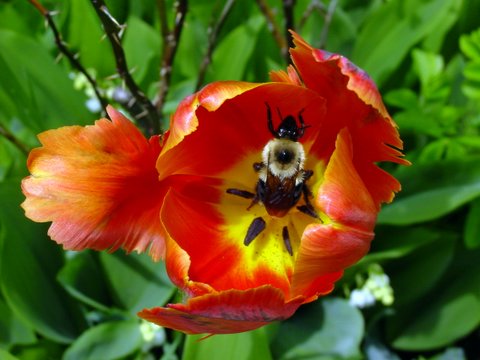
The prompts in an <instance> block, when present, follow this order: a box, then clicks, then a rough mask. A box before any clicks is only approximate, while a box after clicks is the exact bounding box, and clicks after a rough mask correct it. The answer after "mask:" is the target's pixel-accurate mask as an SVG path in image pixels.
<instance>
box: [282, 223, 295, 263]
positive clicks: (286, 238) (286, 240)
mask: <svg viewBox="0 0 480 360" xmlns="http://www.w3.org/2000/svg"><path fill="white" fill-rule="evenodd" d="M282 236H283V243H284V244H285V248H286V249H287V251H288V253H289V254H290V256H293V250H292V244H291V243H290V234H289V233H288V228H287V227H286V226H284V227H283V229H282Z"/></svg>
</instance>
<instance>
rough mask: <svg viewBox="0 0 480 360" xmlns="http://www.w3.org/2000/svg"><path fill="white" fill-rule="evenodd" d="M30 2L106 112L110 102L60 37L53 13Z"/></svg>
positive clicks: (32, 1) (61, 50)
mask: <svg viewBox="0 0 480 360" xmlns="http://www.w3.org/2000/svg"><path fill="white" fill-rule="evenodd" d="M29 1H30V3H31V4H32V5H33V6H35V8H36V9H37V10H38V11H39V12H40V13H41V14H42V15H43V17H44V18H45V20H46V22H47V24H48V26H49V27H50V29H51V30H52V32H53V36H54V37H55V44H56V45H57V48H58V50H60V52H61V53H62V54H63V55H65V57H66V58H67V59H68V61H70V64H71V65H72V67H73V68H75V69H77V70H78V71H79V72H81V73H82V74H83V75H84V76H85V77H86V79H87V81H88V82H89V83H90V85H91V86H92V88H93V91H94V92H95V96H96V97H97V99H98V101H100V104H102V107H103V109H104V110H105V109H106V107H107V105H108V102H107V101H106V100H105V98H104V97H103V96H102V95H101V93H100V90H99V88H98V85H97V82H96V81H95V79H94V78H93V77H92V76H90V74H89V73H88V72H87V70H86V69H85V68H84V67H83V65H82V64H81V63H80V62H79V61H78V60H77V58H76V56H75V55H74V54H73V53H72V52H71V51H70V50H69V49H68V48H67V46H66V44H65V42H64V41H63V39H62V36H61V35H60V32H59V31H58V28H57V26H56V25H55V22H54V21H53V18H52V12H51V11H48V10H47V9H45V8H44V7H43V6H42V4H40V3H39V2H38V1H37V0H29Z"/></svg>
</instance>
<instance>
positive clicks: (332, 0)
mask: <svg viewBox="0 0 480 360" xmlns="http://www.w3.org/2000/svg"><path fill="white" fill-rule="evenodd" d="M337 3H338V0H330V4H328V10H327V13H326V14H325V18H324V19H325V20H324V23H323V29H322V33H321V34H320V47H321V48H323V47H325V45H326V43H327V37H328V31H329V30H330V24H331V23H332V19H333V13H334V12H335V9H336V8H337Z"/></svg>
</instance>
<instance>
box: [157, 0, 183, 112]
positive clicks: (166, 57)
mask: <svg viewBox="0 0 480 360" xmlns="http://www.w3.org/2000/svg"><path fill="white" fill-rule="evenodd" d="M157 4H158V10H159V16H160V22H161V32H162V38H163V55H162V64H161V68H160V84H159V90H158V94H157V96H156V98H155V101H154V104H155V107H156V110H157V112H158V113H159V114H160V113H161V112H162V109H163V106H164V105H165V101H166V99H167V95H168V92H169V90H170V79H171V76H172V66H173V61H174V59H175V54H176V52H177V49H178V42H179V40H180V35H181V33H182V29H183V24H184V22H185V17H186V16H187V11H188V0H178V1H176V3H175V23H174V25H173V29H172V30H170V29H169V28H168V25H167V15H166V8H165V0H158V1H157Z"/></svg>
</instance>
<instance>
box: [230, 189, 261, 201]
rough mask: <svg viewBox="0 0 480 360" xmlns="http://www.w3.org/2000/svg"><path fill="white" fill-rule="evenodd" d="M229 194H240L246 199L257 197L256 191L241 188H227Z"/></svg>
mask: <svg viewBox="0 0 480 360" xmlns="http://www.w3.org/2000/svg"><path fill="white" fill-rule="evenodd" d="M226 191H227V194H231V195H236V196H240V197H242V198H244V199H253V198H254V197H255V194H254V193H251V192H250V191H247V190H240V189H227V190H226Z"/></svg>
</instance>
